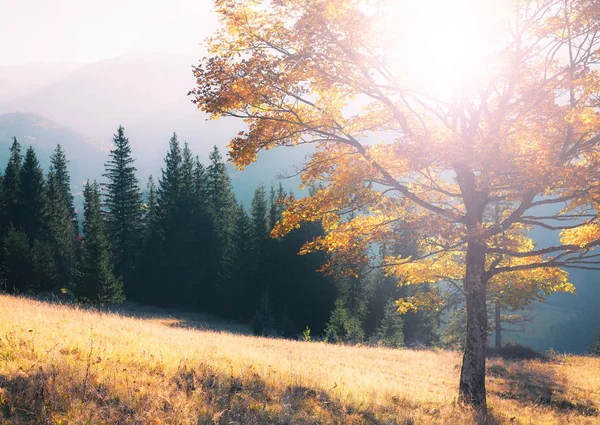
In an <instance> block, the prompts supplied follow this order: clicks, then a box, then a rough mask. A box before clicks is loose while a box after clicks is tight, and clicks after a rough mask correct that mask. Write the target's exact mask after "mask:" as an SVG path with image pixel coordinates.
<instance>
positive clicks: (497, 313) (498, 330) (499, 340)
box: [494, 300, 502, 348]
mask: <svg viewBox="0 0 600 425" xmlns="http://www.w3.org/2000/svg"><path fill="white" fill-rule="evenodd" d="M495 308H496V311H495V314H494V316H495V317H494V320H495V325H496V348H502V320H501V319H500V304H498V301H497V300H496V306H495Z"/></svg>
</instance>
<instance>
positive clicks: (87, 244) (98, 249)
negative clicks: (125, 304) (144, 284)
mask: <svg viewBox="0 0 600 425" xmlns="http://www.w3.org/2000/svg"><path fill="white" fill-rule="evenodd" d="M83 196H84V224H83V231H84V240H83V252H82V253H81V260H80V262H79V264H78V265H77V270H76V272H75V282H74V285H73V288H72V290H73V295H75V297H76V298H77V299H78V300H80V301H82V302H89V303H118V302H122V301H123V300H124V298H125V297H124V295H123V282H122V280H121V279H120V278H117V277H115V275H114V274H113V268H114V266H113V263H112V258H111V247H110V243H109V242H108V237H107V235H106V231H105V229H104V223H103V220H102V216H101V211H100V190H99V188H98V184H97V183H96V182H94V183H90V182H89V181H88V182H87V183H86V185H85V187H84V190H83Z"/></svg>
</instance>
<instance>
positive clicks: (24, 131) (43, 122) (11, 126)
mask: <svg viewBox="0 0 600 425" xmlns="http://www.w3.org/2000/svg"><path fill="white" fill-rule="evenodd" d="M13 136H14V137H16V138H17V140H18V141H19V143H20V144H21V145H22V147H23V151H24V150H25V149H27V147H29V146H30V145H31V146H33V147H34V148H35V150H36V153H37V154H38V157H39V160H40V163H41V165H42V166H43V167H44V168H45V169H47V168H48V165H49V159H50V155H51V154H52V151H53V150H54V148H55V147H56V145H57V144H58V143H60V144H61V145H62V147H63V148H64V150H65V152H66V154H67V159H68V160H69V171H70V172H71V182H72V184H73V190H74V191H79V190H80V189H81V187H82V183H83V182H84V181H85V179H87V178H92V179H93V178H99V177H100V175H101V174H102V169H103V168H102V167H103V163H104V156H105V155H106V154H107V153H108V149H109V145H108V144H107V143H102V142H100V141H98V140H96V139H93V138H90V137H88V136H85V135H83V134H80V133H77V132H75V131H73V130H71V129H70V128H68V127H65V126H63V125H61V124H58V123H56V122H55V121H52V120H49V119H47V118H44V117H42V116H40V115H37V114H33V113H28V112H14V113H9V114H3V115H0V169H1V170H4V167H5V165H6V162H7V161H8V156H9V147H10V145H11V144H12V138H13Z"/></svg>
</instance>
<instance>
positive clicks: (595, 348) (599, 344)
mask: <svg viewBox="0 0 600 425" xmlns="http://www.w3.org/2000/svg"><path fill="white" fill-rule="evenodd" d="M588 353H589V355H590V356H596V357H600V332H598V333H597V334H596V340H595V341H594V343H593V344H592V345H591V347H590V348H589V350H588Z"/></svg>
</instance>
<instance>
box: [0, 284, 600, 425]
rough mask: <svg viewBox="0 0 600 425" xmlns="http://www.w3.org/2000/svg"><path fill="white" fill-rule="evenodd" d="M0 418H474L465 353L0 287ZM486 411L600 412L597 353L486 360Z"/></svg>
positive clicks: (558, 416)
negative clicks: (463, 376) (85, 304)
mask: <svg viewBox="0 0 600 425" xmlns="http://www.w3.org/2000/svg"><path fill="white" fill-rule="evenodd" d="M0 317H1V320H0V423H1V424H14V425H18V424H213V423H215V424H271V423H273V424H394V423H399V424H431V423H443V424H469V423H475V419H474V415H473V413H472V412H471V411H469V410H465V409H463V408H461V407H460V406H457V405H456V404H455V403H454V398H455V393H456V387H457V383H458V373H459V368H460V366H459V365H460V355H459V354H458V353H454V352H446V351H412V350H391V349H384V348H369V347H344V346H335V345H327V344H324V343H306V342H295V341H286V340H276V339H265V338H256V337H251V336H247V335H242V334H239V333H238V334H236V333H226V332H217V331H211V330H197V329H194V328H198V327H201V326H198V323H199V322H198V320H192V318H190V317H187V316H177V317H174V316H172V315H164V314H162V315H161V314H151V312H146V313H144V314H131V313H127V312H123V311H121V313H102V312H94V311H87V310H83V309H78V308H74V307H69V306H60V305H53V304H48V303H42V302H38V301H32V300H28V299H23V298H15V297H10V296H4V295H0ZM488 383H489V396H490V405H491V411H492V418H491V420H490V423H498V424H566V423H569V424H597V423H598V422H599V421H600V416H599V415H600V413H599V409H600V359H592V358H585V357H575V356H569V357H558V358H554V359H552V360H551V361H549V362H545V363H544V362H539V361H521V362H506V361H503V360H499V359H495V360H491V361H490V362H489V365H488Z"/></svg>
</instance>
